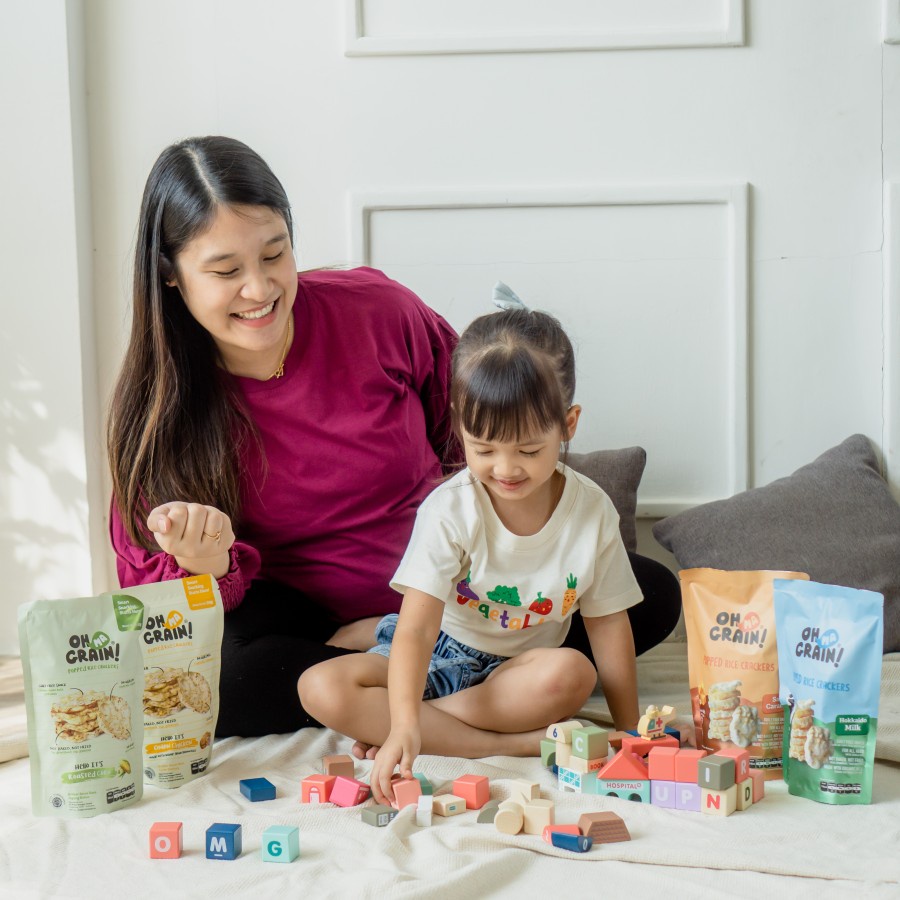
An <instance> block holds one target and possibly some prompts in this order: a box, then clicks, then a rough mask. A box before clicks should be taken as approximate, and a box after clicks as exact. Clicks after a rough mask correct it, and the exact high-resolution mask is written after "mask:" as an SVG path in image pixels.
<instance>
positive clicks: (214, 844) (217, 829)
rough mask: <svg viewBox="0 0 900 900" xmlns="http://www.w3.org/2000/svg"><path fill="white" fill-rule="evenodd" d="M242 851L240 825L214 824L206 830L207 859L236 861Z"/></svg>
mask: <svg viewBox="0 0 900 900" xmlns="http://www.w3.org/2000/svg"><path fill="white" fill-rule="evenodd" d="M242 849H243V848H242V846H241V826H240V825H233V824H230V823H227V822H216V823H215V824H213V825H210V826H209V828H207V829H206V858H207V859H237V858H238V857H239V856H240V855H241V850H242Z"/></svg>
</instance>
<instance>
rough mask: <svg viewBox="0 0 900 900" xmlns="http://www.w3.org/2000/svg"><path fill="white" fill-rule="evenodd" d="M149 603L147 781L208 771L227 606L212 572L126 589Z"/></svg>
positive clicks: (180, 780) (144, 641) (181, 780)
mask: <svg viewBox="0 0 900 900" xmlns="http://www.w3.org/2000/svg"><path fill="white" fill-rule="evenodd" d="M122 595H125V596H129V597H133V598H135V599H136V600H139V601H140V602H141V603H142V604H143V606H144V629H143V631H142V633H141V648H142V650H143V657H144V676H143V679H142V686H143V710H144V783H145V784H155V785H157V786H158V787H164V788H176V787H180V786H181V785H182V784H186V783H187V782H189V781H193V779H195V778H197V777H199V776H200V775H202V774H203V773H204V772H205V771H206V770H207V768H208V766H209V763H210V759H211V757H212V748H213V735H215V733H216V720H217V719H218V716H219V672H220V670H221V666H222V630H223V627H224V608H223V606H222V598H221V597H220V595H219V586H218V584H217V583H216V580H215V579H214V578H213V577H212V576H211V575H194V576H191V577H189V578H181V579H175V580H172V581H161V582H159V583H156V584H142V585H139V586H136V587H130V588H123V589H122V594H121V595H117V596H122Z"/></svg>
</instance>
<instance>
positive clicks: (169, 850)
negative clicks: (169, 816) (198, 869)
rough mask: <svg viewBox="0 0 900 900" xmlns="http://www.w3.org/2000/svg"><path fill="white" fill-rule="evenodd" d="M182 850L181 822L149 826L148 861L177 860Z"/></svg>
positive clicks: (159, 823)
mask: <svg viewBox="0 0 900 900" xmlns="http://www.w3.org/2000/svg"><path fill="white" fill-rule="evenodd" d="M182 848H183V845H182V826H181V822H154V823H153V824H152V825H151V826H150V859H178V858H179V857H180V856H181V852H182Z"/></svg>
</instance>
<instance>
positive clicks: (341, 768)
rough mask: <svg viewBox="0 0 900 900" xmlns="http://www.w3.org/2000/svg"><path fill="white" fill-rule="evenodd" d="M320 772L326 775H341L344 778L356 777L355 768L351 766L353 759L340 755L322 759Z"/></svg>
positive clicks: (343, 754)
mask: <svg viewBox="0 0 900 900" xmlns="http://www.w3.org/2000/svg"><path fill="white" fill-rule="evenodd" d="M322 771H323V772H324V773H325V774H326V775H334V776H335V777H337V776H338V775H343V777H344V778H355V777H356V766H355V765H354V764H353V758H352V757H350V756H347V754H346V753H341V754H339V755H336V756H323V757H322Z"/></svg>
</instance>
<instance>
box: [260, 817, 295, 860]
mask: <svg viewBox="0 0 900 900" xmlns="http://www.w3.org/2000/svg"><path fill="white" fill-rule="evenodd" d="M299 856H300V829H299V828H294V827H293V826H292V825H272V826H270V827H269V828H267V829H266V830H265V831H264V832H263V836H262V860H263V862H275V863H289V862H293V861H294V860H295V859H297V857H299Z"/></svg>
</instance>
